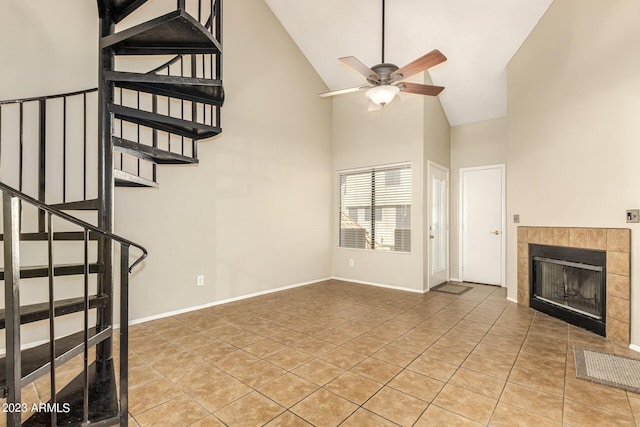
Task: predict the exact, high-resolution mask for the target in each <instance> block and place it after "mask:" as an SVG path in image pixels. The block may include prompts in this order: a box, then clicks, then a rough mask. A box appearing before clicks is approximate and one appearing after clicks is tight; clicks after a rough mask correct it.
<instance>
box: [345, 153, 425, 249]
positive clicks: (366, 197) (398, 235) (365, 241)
mask: <svg viewBox="0 0 640 427" xmlns="http://www.w3.org/2000/svg"><path fill="white" fill-rule="evenodd" d="M386 171H393V173H394V178H393V180H392V185H389V186H387V185H386V183H387V180H386V175H384V177H382V173H383V172H386ZM395 171H398V172H400V173H399V174H398V176H397V177H396V176H395V173H396V172H395ZM366 174H370V175H371V185H375V189H374V188H372V187H371V185H369V187H368V188H367V180H366V177H365V176H366ZM336 175H337V176H336V178H337V216H338V223H337V227H336V228H337V230H336V231H337V234H338V236H337V246H338V248H341V249H356V250H367V251H369V250H375V251H376V252H390V253H405V254H406V253H411V246H412V242H411V205H412V204H413V194H412V189H413V177H412V168H411V163H410V162H404V163H393V164H386V165H378V166H370V167H365V168H358V169H346V170H339V171H337V172H336ZM356 175H362V176H363V179H362V180H361V182H360V183H357V181H356V182H355V183H354V186H352V187H346V186H345V185H346V180H347V179H348V177H349V176H356ZM380 186H382V188H381V187H380ZM348 188H351V189H353V190H356V191H359V193H356V194H354V193H353V192H351V194H352V196H353V197H354V199H353V200H355V199H357V201H352V202H351V204H349V202H348V201H345V198H344V196H345V194H348V193H347V189H348ZM385 189H390V190H389V191H384V190H385ZM376 192H378V193H379V196H378V197H376ZM380 198H383V199H384V198H386V199H387V200H386V202H387V204H385V205H382V204H379V200H380ZM400 207H402V208H403V209H404V210H407V209H408V212H409V219H408V220H407V219H403V220H402V223H403V224H408V225H409V228H408V229H407V228H402V229H398V228H397V225H398V219H397V212H398V211H400V210H399V209H398V208H400ZM358 209H360V210H365V211H364V212H362V213H361V214H359V215H357V218H351V216H349V214H348V213H347V212H349V211H351V212H353V211H356V210H358ZM383 211H385V212H387V213H386V214H382V215H380V214H381V213H382V212H383ZM391 211H393V215H392V216H391V215H390V212H391ZM365 212H371V217H369V215H366V214H365ZM345 215H346V216H345ZM378 216H380V218H377V217H378ZM389 217H391V218H394V219H391V220H389ZM363 218H364V221H363V220H362V219H363ZM367 219H369V220H370V221H367ZM359 220H360V221H359ZM371 220H373V221H371ZM383 220H384V222H383ZM390 221H393V224H389V222H390ZM376 229H379V230H380V233H379V235H383V234H384V235H386V238H387V242H385V241H384V237H381V238H380V239H378V236H379V235H376ZM390 234H391V236H389V235H390ZM389 239H390V240H391V241H392V243H388V242H389ZM398 246H400V249H397V248H398Z"/></svg>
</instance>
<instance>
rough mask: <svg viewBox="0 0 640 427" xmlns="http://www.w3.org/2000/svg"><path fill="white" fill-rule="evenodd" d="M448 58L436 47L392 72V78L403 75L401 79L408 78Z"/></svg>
mask: <svg viewBox="0 0 640 427" xmlns="http://www.w3.org/2000/svg"><path fill="white" fill-rule="evenodd" d="M446 60H447V57H446V56H444V55H443V54H442V52H440V51H439V50H438V49H434V50H432V51H431V52H429V53H427V54H426V55H424V56H423V57H421V58H418V59H416V60H415V61H413V62H410V63H408V64H407V65H405V66H404V67H402V68H400V69H398V70H396V71H394V72H393V73H391V78H393V77H396V76H398V75H401V76H402V77H401V79H406V78H409V77H411V76H413V75H414V74H417V73H419V72H421V71H424V70H426V69H428V68H431V67H433V66H434V65H438V64H440V63H442V62H444V61H446Z"/></svg>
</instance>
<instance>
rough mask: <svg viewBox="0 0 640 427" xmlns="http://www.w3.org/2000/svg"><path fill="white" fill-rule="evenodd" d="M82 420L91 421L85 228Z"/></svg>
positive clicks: (87, 241)
mask: <svg viewBox="0 0 640 427" xmlns="http://www.w3.org/2000/svg"><path fill="white" fill-rule="evenodd" d="M82 403H83V408H82V420H83V422H85V423H87V422H88V421H89V230H87V229H84V398H83V402H82Z"/></svg>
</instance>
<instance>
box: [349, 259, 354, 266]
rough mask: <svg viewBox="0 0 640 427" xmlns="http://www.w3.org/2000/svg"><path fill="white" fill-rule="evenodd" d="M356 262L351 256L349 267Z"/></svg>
mask: <svg viewBox="0 0 640 427" xmlns="http://www.w3.org/2000/svg"><path fill="white" fill-rule="evenodd" d="M354 265H355V262H353V258H349V267H353V266H354Z"/></svg>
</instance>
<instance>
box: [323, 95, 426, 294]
mask: <svg viewBox="0 0 640 427" xmlns="http://www.w3.org/2000/svg"><path fill="white" fill-rule="evenodd" d="M401 96H402V100H398V99H396V100H394V101H393V102H392V103H391V104H389V105H388V106H386V107H385V108H384V109H383V110H381V111H376V112H368V111H367V109H368V106H369V100H368V99H367V98H366V97H365V96H364V94H363V93H354V94H347V95H343V96H337V97H335V98H333V101H330V100H327V102H329V103H330V102H333V139H332V158H333V168H332V169H333V177H332V179H331V182H333V183H334V193H333V194H334V197H333V201H334V203H333V205H334V210H333V212H337V209H338V208H337V206H336V205H335V203H337V199H338V196H337V193H336V191H335V189H337V179H336V174H335V171H340V170H345V169H354V168H362V167H368V166H376V165H383V164H389V163H399V162H411V176H412V206H411V228H412V231H411V242H412V244H411V253H410V254H407V253H391V252H381V251H371V250H364V249H348V248H338V231H337V230H338V224H337V215H332V219H334V224H333V227H332V229H331V231H330V234H329V235H330V237H331V239H332V247H333V251H332V269H333V276H336V277H340V278H345V279H350V280H356V281H360V282H369V283H376V284H382V285H388V286H395V287H400V288H405V289H411V290H416V291H421V290H422V245H420V244H417V245H416V244H415V242H419V241H420V236H421V234H422V223H421V221H420V218H422V214H423V211H422V162H423V159H422V150H423V146H422V145H423V144H422V138H423V136H422V111H423V110H422V109H423V105H422V99H420V98H419V97H413V96H411V95H401ZM350 259H353V261H354V265H353V267H351V266H350V265H349V260H350Z"/></svg>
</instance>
